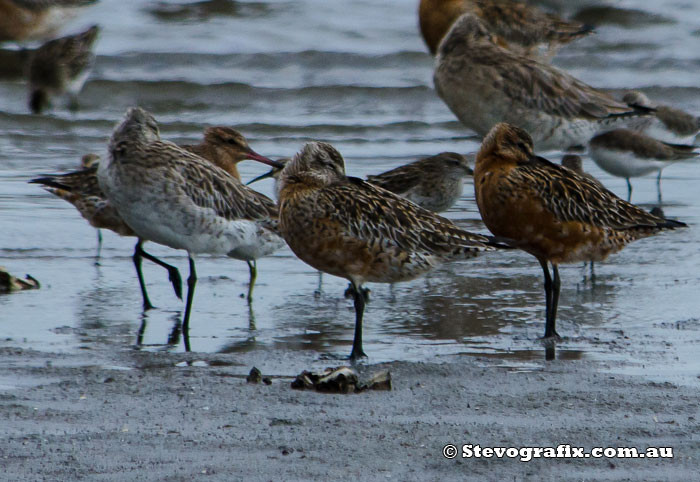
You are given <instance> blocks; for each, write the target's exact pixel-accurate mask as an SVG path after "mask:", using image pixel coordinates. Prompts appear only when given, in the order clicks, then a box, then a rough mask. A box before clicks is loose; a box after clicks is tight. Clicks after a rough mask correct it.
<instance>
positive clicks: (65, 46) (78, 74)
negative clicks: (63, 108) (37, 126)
mask: <svg viewBox="0 0 700 482" xmlns="http://www.w3.org/2000/svg"><path fill="white" fill-rule="evenodd" d="M99 31H100V27H98V26H97V25H93V26H92V27H90V28H89V29H87V30H86V31H84V32H81V33H78V34H75V35H69V36H67V37H61V38H58V39H55V40H50V41H48V42H46V43H45V44H44V45H42V46H41V47H39V48H38V49H37V50H36V51H34V52H33V53H32V55H31V56H30V59H29V65H28V74H27V76H28V80H29V82H28V83H29V108H30V109H31V111H32V112H33V113H34V114H40V113H42V112H43V111H45V110H46V109H48V108H49V106H50V105H51V97H54V96H59V95H63V94H68V97H69V108H70V109H71V110H76V109H77V108H78V93H79V92H80V90H81V89H82V88H83V84H85V81H86V80H87V78H88V76H89V75H90V71H91V70H92V66H93V64H94V63H95V54H94V53H93V52H92V48H93V45H94V43H95V40H96V39H97V35H98V34H99Z"/></svg>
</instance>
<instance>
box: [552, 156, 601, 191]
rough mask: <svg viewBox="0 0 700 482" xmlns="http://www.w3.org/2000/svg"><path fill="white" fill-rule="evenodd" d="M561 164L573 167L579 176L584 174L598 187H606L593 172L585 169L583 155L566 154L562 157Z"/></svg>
mask: <svg viewBox="0 0 700 482" xmlns="http://www.w3.org/2000/svg"><path fill="white" fill-rule="evenodd" d="M561 165H562V166H564V167H565V168H567V169H571V170H572V171H574V172H575V173H576V174H578V175H579V176H583V177H585V178H586V179H588V180H589V181H591V182H593V183H595V184H596V185H597V186H598V187H601V188H604V187H605V186H603V183H602V182H600V181H599V180H598V179H597V178H596V177H595V176H594V175H593V174H591V173H589V172H586V171H584V170H583V159H581V156H578V155H576V154H565V155H564V156H562V158H561Z"/></svg>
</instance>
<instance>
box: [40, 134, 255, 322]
mask: <svg viewBox="0 0 700 482" xmlns="http://www.w3.org/2000/svg"><path fill="white" fill-rule="evenodd" d="M180 147H182V148H183V149H185V150H187V151H189V152H192V153H195V154H198V155H199V156H200V157H202V158H204V159H206V160H207V161H209V162H211V163H212V164H214V165H216V166H219V167H220V168H222V169H223V170H225V171H226V172H228V173H229V174H230V175H231V176H233V177H235V178H237V179H240V176H239V173H238V169H237V167H236V165H237V164H238V163H239V162H240V161H242V160H244V159H246V158H247V157H248V155H249V154H251V153H252V155H257V154H256V153H255V151H253V150H252V149H251V147H250V146H249V145H248V141H247V140H246V138H245V137H244V136H243V135H242V134H241V133H240V132H238V131H237V130H236V129H233V128H231V127H227V126H212V127H207V128H206V129H205V130H204V139H203V140H202V141H201V142H200V143H199V144H184V145H181V146H180ZM98 164H99V156H98V155H97V154H87V155H85V156H83V158H82V166H83V169H81V170H79V171H74V172H69V173H66V174H54V175H45V176H42V177H39V178H36V179H32V180H31V181H30V183H36V184H42V187H44V189H46V190H47V191H48V192H50V193H52V194H54V195H56V196H58V197H60V198H62V199H64V200H66V201H68V202H69V203H71V204H73V205H74V206H75V207H76V209H77V210H78V212H80V214H81V215H82V216H83V218H85V219H86V220H87V221H88V222H89V223H90V225H91V226H93V227H94V228H96V229H97V233H98V245H97V258H98V259H99V257H100V251H101V246H102V236H101V234H100V230H101V229H109V230H111V231H113V232H115V233H117V234H119V235H120V236H136V233H135V232H134V231H133V230H132V229H131V228H130V227H129V226H128V225H127V224H126V222H125V221H124V220H123V219H122V217H121V215H120V214H119V212H118V211H117V210H116V208H115V207H114V205H113V204H112V203H111V202H110V201H109V200H108V199H107V197H106V196H105V194H104V192H103V191H102V189H101V188H100V186H99V184H98V180H97V166H98ZM143 243H144V240H142V239H140V240H139V242H138V243H137V244H136V247H135V250H134V255H133V261H134V265H135V267H136V274H137V276H138V280H139V285H140V287H141V294H142V298H143V307H144V309H145V310H148V309H151V308H153V304H152V303H151V301H150V299H149V297H148V292H147V290H146V284H145V281H144V277H143V272H142V268H141V259H142V258H146V259H148V260H150V261H153V262H154V263H156V264H158V265H160V266H163V267H164V268H166V269H167V270H168V273H169V276H170V281H171V283H172V284H173V288H174V290H175V294H176V295H177V297H178V298H180V299H182V281H181V276H180V273H179V271H178V270H177V268H175V267H174V266H171V265H169V264H167V263H165V262H163V261H162V260H160V259H158V258H156V257H155V256H153V255H151V254H150V253H147V252H146V251H144V249H143ZM249 268H250V271H251V278H252V281H253V282H252V283H251V284H250V285H249V288H248V300H249V301H250V300H251V299H252V294H253V287H254V281H255V276H256V274H257V273H256V270H255V265H254V264H253V263H250V265H249Z"/></svg>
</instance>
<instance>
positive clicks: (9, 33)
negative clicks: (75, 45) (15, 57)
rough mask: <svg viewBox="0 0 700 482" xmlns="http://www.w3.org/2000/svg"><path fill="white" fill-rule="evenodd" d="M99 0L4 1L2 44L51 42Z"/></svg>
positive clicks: (1, 8)
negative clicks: (12, 42) (9, 42)
mask: <svg viewBox="0 0 700 482" xmlns="http://www.w3.org/2000/svg"><path fill="white" fill-rule="evenodd" d="M95 3H97V0H0V42H2V41H5V40H11V41H17V42H25V41H31V40H48V39H50V38H51V37H52V36H53V35H55V34H56V32H58V31H59V30H60V29H61V27H63V25H65V24H66V23H67V22H68V21H70V20H72V19H73V18H75V17H76V16H77V15H78V14H79V13H80V12H81V11H82V10H84V9H85V8H86V7H89V6H91V5H93V4H95Z"/></svg>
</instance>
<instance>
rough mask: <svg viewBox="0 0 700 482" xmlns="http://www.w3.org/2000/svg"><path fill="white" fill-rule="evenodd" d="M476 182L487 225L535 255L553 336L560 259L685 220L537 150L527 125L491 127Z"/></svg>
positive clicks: (588, 254) (608, 249)
mask: <svg viewBox="0 0 700 482" xmlns="http://www.w3.org/2000/svg"><path fill="white" fill-rule="evenodd" d="M474 189H475V191H476V201H477V204H478V206H479V211H480V213H481V216H482V218H483V220H484V224H486V227H488V228H489V230H490V231H491V232H492V233H493V234H495V235H496V236H503V237H506V238H509V239H511V240H512V243H513V244H514V245H515V246H517V247H519V248H520V249H523V250H524V251H527V252H528V253H530V254H532V255H533V256H535V257H536V258H537V259H538V260H539V262H540V264H541V266H542V268H543V270H544V273H545V293H546V301H547V303H546V305H547V310H546V312H547V315H546V327H545V338H549V337H556V336H558V335H557V332H556V328H555V324H556V313H557V305H558V301H559V284H560V281H559V271H558V265H559V264H560V263H574V262H580V261H599V260H603V259H605V258H606V257H607V256H608V255H609V254H611V253H615V252H617V251H619V250H621V249H622V248H623V247H624V246H625V245H626V244H627V243H630V242H631V241H634V240H636V239H639V238H643V237H646V236H651V235H653V234H656V233H657V232H659V231H662V230H665V229H673V228H676V227H681V226H685V224H683V223H681V222H678V221H672V220H668V219H663V218H660V217H657V216H654V215H652V214H650V213H648V212H646V211H645V210H643V209H641V208H639V207H637V206H635V205H633V204H630V203H628V202H627V201H624V200H622V199H620V198H618V197H617V196H615V195H614V194H613V193H612V192H610V191H608V190H607V189H604V188H601V187H599V186H598V185H596V184H595V183H593V182H592V181H590V180H589V179H587V178H585V177H583V176H580V175H578V174H576V173H575V172H573V171H571V170H569V169H566V168H563V167H561V166H559V165H556V164H553V163H551V162H549V161H547V160H546V159H543V158H541V157H537V156H535V154H534V150H533V144H532V139H531V138H530V136H529V135H528V134H527V132H525V131H524V130H523V129H520V128H518V127H515V126H512V125H509V124H504V123H501V124H497V125H496V126H495V127H494V128H493V129H492V131H491V132H490V133H489V134H488V136H486V138H485V139H484V142H483V144H482V146H481V149H480V150H479V153H478V154H477V158H476V167H475V169H474ZM548 263H549V264H551V265H552V271H553V277H550V274H549V268H548Z"/></svg>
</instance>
